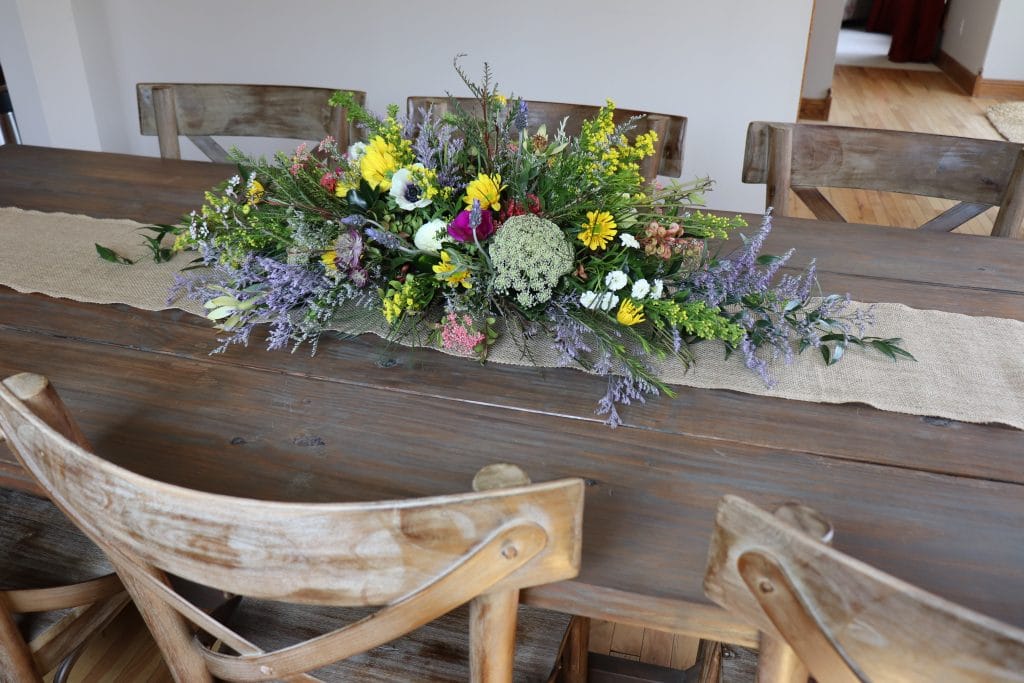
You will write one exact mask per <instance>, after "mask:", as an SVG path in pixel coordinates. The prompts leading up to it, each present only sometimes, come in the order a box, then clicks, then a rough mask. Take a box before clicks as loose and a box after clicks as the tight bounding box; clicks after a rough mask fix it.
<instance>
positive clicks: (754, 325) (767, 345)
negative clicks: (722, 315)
mask: <svg viewBox="0 0 1024 683" xmlns="http://www.w3.org/2000/svg"><path fill="white" fill-rule="evenodd" d="M771 228H772V219H771V212H770V211H769V212H768V213H765V215H764V218H763V220H762V222H761V226H760V228H759V230H758V231H757V233H756V234H755V235H754V236H753V237H750V238H745V239H744V240H743V245H742V246H741V247H740V248H739V249H737V250H736V251H735V252H733V253H732V254H730V255H728V256H726V257H724V258H721V259H718V260H716V261H713V262H712V263H711V264H709V265H708V266H707V267H706V268H704V269H702V270H699V271H697V272H696V273H694V274H693V275H692V276H691V278H690V279H689V281H688V282H686V283H685V286H686V287H687V288H688V289H689V291H690V296H691V297H692V298H694V299H697V300H699V301H704V302H705V303H706V304H707V305H709V306H718V307H720V308H721V309H722V310H723V311H725V312H726V313H727V315H728V317H729V319H730V321H731V322H734V323H737V324H739V325H740V326H741V327H742V328H743V329H744V331H745V332H744V336H743V338H742V339H741V340H740V342H739V343H738V344H735V345H731V346H730V345H727V349H728V351H729V352H730V353H731V352H732V351H735V350H739V351H740V352H741V353H742V354H743V358H744V362H745V363H746V366H747V367H748V368H749V369H750V370H752V371H753V372H755V373H757V374H758V376H760V377H761V379H762V380H763V381H764V383H765V384H766V385H767V386H774V385H775V378H774V377H772V375H771V372H770V361H772V360H777V359H779V358H781V359H783V361H784V362H785V363H786V364H789V363H792V361H793V358H794V356H795V354H798V353H801V352H803V351H805V350H806V349H808V348H815V349H818V351H819V352H820V353H821V355H822V357H823V358H824V360H825V362H826V363H827V364H828V365H832V364H834V363H836V362H838V361H839V360H840V359H841V358H842V357H843V355H844V354H845V352H846V349H847V348H848V347H849V346H850V345H856V346H862V347H870V348H874V349H876V350H878V351H880V352H882V353H883V354H885V355H886V356H888V357H890V358H892V359H896V358H898V357H899V358H907V359H913V356H912V355H911V354H910V353H908V352H907V351H905V350H904V349H902V348H901V347H900V340H899V339H884V338H881V337H867V336H864V333H865V332H866V331H867V329H868V327H870V325H871V324H872V323H873V322H874V312H873V307H870V306H869V307H858V306H853V305H852V304H851V301H850V297H849V295H848V294H847V295H846V296H840V295H837V294H830V295H827V296H817V297H816V296H813V295H812V293H813V292H814V291H815V290H816V289H817V279H816V273H817V269H816V265H815V263H814V262H813V261H812V262H811V263H810V264H809V265H808V267H807V269H806V270H805V271H804V272H803V273H801V274H798V275H792V274H789V273H783V274H781V276H780V271H781V269H782V268H783V267H784V266H786V265H787V264H788V263H789V261H790V259H791V258H792V255H793V250H790V251H788V252H787V253H786V254H784V255H783V256H772V255H770V254H762V253H761V250H762V248H763V246H764V243H765V240H766V239H767V237H768V235H769V233H770V232H771Z"/></svg>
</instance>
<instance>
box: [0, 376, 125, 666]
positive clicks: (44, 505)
mask: <svg viewBox="0 0 1024 683" xmlns="http://www.w3.org/2000/svg"><path fill="white" fill-rule="evenodd" d="M54 398H55V394H52V393H43V394H39V393H38V392H36V395H35V396H34V397H33V398H32V399H30V400H29V401H28V402H27V405H26V407H27V408H28V409H29V410H33V411H35V413H36V414H37V416H38V419H40V420H43V421H46V422H47V423H49V424H50V425H52V426H53V427H54V428H55V429H58V430H63V431H64V433H65V434H67V435H68V438H70V439H73V440H75V441H77V442H79V443H81V444H83V445H85V444H86V442H85V438H84V437H83V436H82V435H81V432H80V431H78V429H77V428H75V427H74V425H73V424H71V423H70V422H67V421H65V420H63V418H62V415H63V413H62V412H61V411H59V410H56V411H55V410H52V409H51V408H52V407H53V406H56V405H58V404H56V403H53V402H52V400H53V399H54ZM58 400H59V399H58ZM0 426H2V430H0V441H3V435H4V433H7V430H8V429H9V426H8V425H7V424H6V423H0ZM128 600H129V598H128V595H127V594H126V593H125V592H124V587H123V586H122V585H121V582H120V581H119V580H118V578H117V576H116V575H115V574H113V567H111V565H110V562H108V561H107V559H106V557H105V556H104V555H103V553H102V552H101V551H100V549H99V548H97V547H96V546H95V545H94V544H93V543H92V542H90V541H89V539H87V538H86V537H85V536H83V535H82V534H81V532H79V531H78V529H76V528H75V527H74V525H73V524H72V523H71V522H70V521H69V520H68V519H67V517H65V516H64V515H63V514H62V513H61V512H60V510H58V509H57V508H56V507H55V506H54V505H53V503H51V502H50V501H49V500H46V499H43V498H37V497H36V496H33V495H29V494H28V493H24V492H21V491H14V490H10V489H0V680H4V681H19V682H22V681H42V680H43V678H42V677H43V676H44V675H45V674H47V673H49V672H51V671H54V669H56V671H55V673H54V678H53V680H54V681H55V683H61V682H62V681H64V680H66V678H67V676H68V674H69V673H70V672H71V667H72V666H73V664H74V661H75V659H76V657H77V654H78V653H79V652H80V648H81V647H82V646H83V644H84V643H85V641H86V640H87V639H88V637H89V636H91V635H92V634H93V633H95V632H97V631H98V630H99V629H101V628H103V627H104V626H105V625H106V624H108V623H109V622H110V621H111V620H113V619H114V617H116V616H117V615H118V613H119V612H120V611H121V610H122V609H123V608H124V606H125V605H127V604H128Z"/></svg>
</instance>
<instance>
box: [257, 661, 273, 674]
mask: <svg viewBox="0 0 1024 683" xmlns="http://www.w3.org/2000/svg"><path fill="white" fill-rule="evenodd" d="M260 673H261V674H263V675H265V676H272V675H274V669H273V667H270V666H267V665H266V664H264V665H263V666H261V667H260Z"/></svg>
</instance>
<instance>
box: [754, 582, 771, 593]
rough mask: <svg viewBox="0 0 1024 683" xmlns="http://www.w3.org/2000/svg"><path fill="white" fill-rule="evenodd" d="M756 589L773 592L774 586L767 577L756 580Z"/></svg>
mask: <svg viewBox="0 0 1024 683" xmlns="http://www.w3.org/2000/svg"><path fill="white" fill-rule="evenodd" d="M757 589H758V590H759V591H761V592H762V593H774V592H775V586H773V585H772V582H771V581H769V580H768V579H761V580H760V581H758V582H757Z"/></svg>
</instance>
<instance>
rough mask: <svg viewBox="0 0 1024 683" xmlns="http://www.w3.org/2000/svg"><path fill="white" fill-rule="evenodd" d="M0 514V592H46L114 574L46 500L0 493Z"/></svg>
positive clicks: (2, 490)
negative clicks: (57, 587) (34, 590)
mask: <svg viewBox="0 0 1024 683" xmlns="http://www.w3.org/2000/svg"><path fill="white" fill-rule="evenodd" d="M0 510H2V512H0V590H14V589H29V588H49V587H51V586H59V585H63V584H69V583H78V582H80V581H88V580H89V579H95V578H97V577H100V576H104V575H106V574H109V573H111V572H112V571H114V569H113V567H111V565H110V562H109V561H107V558H106V556H105V555H104V554H103V551H101V550H100V549H99V548H98V547H96V545H95V544H94V543H93V542H92V541H90V540H89V539H88V538H86V537H85V535H84V534H82V532H81V531H79V530H78V529H77V528H75V526H74V524H72V523H71V522H70V521H69V520H68V518H67V517H65V516H64V513H62V512H61V511H60V510H58V509H57V506H55V505H54V504H53V503H52V502H50V501H49V500H47V499H45V498H38V497H36V496H33V495H30V494H28V493H24V492H21V491H14V490H10V489H0Z"/></svg>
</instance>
